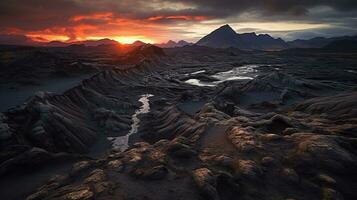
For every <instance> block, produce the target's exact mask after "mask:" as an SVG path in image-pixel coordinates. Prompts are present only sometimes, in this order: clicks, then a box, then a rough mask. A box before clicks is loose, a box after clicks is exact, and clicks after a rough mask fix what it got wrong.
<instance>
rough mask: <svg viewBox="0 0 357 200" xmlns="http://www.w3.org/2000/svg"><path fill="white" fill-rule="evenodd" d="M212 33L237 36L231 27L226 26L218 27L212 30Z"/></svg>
mask: <svg viewBox="0 0 357 200" xmlns="http://www.w3.org/2000/svg"><path fill="white" fill-rule="evenodd" d="M212 33H225V34H231V35H233V34H234V35H235V34H237V33H236V32H235V31H234V30H233V29H232V27H231V26H229V25H228V24H226V25H223V26H221V27H219V28H218V29H216V30H214V31H213V32H212ZM212 33H211V34H212Z"/></svg>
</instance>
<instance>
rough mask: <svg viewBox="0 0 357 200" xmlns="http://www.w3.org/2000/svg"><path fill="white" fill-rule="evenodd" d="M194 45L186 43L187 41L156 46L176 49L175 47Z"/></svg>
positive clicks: (171, 41) (169, 42)
mask: <svg viewBox="0 0 357 200" xmlns="http://www.w3.org/2000/svg"><path fill="white" fill-rule="evenodd" d="M192 44H193V43H189V42H186V41H185V40H180V41H178V42H175V41H173V40H169V41H168V42H167V43H161V44H155V45H156V46H158V47H161V48H175V47H183V46H186V45H192Z"/></svg>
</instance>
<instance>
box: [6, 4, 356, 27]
mask: <svg viewBox="0 0 357 200" xmlns="http://www.w3.org/2000/svg"><path fill="white" fill-rule="evenodd" d="M319 8H328V9H320V10H319ZM96 13H112V14H113V15H112V16H110V17H109V19H108V20H103V19H101V18H84V19H83V20H77V21H74V20H71V19H72V18H73V17H75V16H88V15H93V14H96ZM247 13H249V14H251V15H248V17H247V16H244V14H247ZM190 16H191V17H190ZM356 16H357V1H356V0H264V1H263V0H219V1H217V0H1V1H0V33H1V32H8V30H9V29H10V30H22V31H23V32H26V31H41V30H46V29H50V28H53V27H57V28H58V27H62V28H64V29H66V30H63V32H65V33H67V34H75V33H70V32H71V30H72V29H71V27H73V26H75V25H78V24H87V25H93V26H96V25H99V24H105V23H110V22H111V21H110V18H112V19H113V20H115V19H118V18H120V19H132V20H147V19H157V20H151V21H150V23H156V24H160V25H163V24H167V25H168V26H170V24H173V25H174V24H175V22H177V21H180V23H181V22H182V21H186V22H185V23H196V22H197V21H201V19H217V20H220V21H221V22H226V23H231V22H234V23H239V22H247V21H254V22H264V21H270V22H274V21H300V22H301V21H302V22H307V23H329V24H336V26H340V27H341V26H342V27H350V28H352V29H356V28H357V27H356V26H357V25H356V23H355V22H356ZM155 17H156V18H155ZM72 32H73V31H72ZM332 32H333V31H332Z"/></svg>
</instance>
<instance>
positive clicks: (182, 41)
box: [177, 40, 190, 46]
mask: <svg viewBox="0 0 357 200" xmlns="http://www.w3.org/2000/svg"><path fill="white" fill-rule="evenodd" d="M177 44H178V45H179V46H185V45H189V44H190V43H188V42H186V41H185V40H180V41H178V42H177Z"/></svg>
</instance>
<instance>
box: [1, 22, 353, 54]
mask: <svg viewBox="0 0 357 200" xmlns="http://www.w3.org/2000/svg"><path fill="white" fill-rule="evenodd" d="M340 40H344V41H357V35H356V36H341V37H332V38H325V37H315V38H312V39H308V40H302V39H297V40H294V41H289V42H286V41H284V40H283V39H281V38H273V37H271V36H270V35H268V34H256V33H254V32H252V33H237V32H235V31H234V30H233V29H232V28H231V27H230V26H229V25H228V24H226V25H224V26H221V27H219V28H218V29H216V30H214V31H213V32H211V33H209V34H208V35H206V36H204V37H203V38H201V39H200V40H199V41H198V42H197V43H195V45H198V46H205V47H211V48H230V47H233V48H237V49H241V50H266V51H276V50H283V49H292V48H323V47H325V46H327V45H329V44H330V43H333V42H335V41H340ZM0 44H5V45H25V46H45V47H66V46H70V45H84V46H99V45H118V44H120V43H119V42H117V41H115V40H111V39H108V38H105V39H100V40H85V41H75V42H62V41H50V42H47V41H44V42H38V41H35V40H33V39H32V38H30V37H27V36H24V35H8V34H0ZM145 44H146V43H144V42H142V41H139V40H137V41H135V42H134V43H132V44H128V45H129V46H142V45H145ZM154 45H155V46H158V47H161V48H176V47H184V46H187V45H193V43H189V42H186V41H184V40H180V41H178V42H175V41H173V40H169V41H168V42H166V43H158V44H154Z"/></svg>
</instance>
